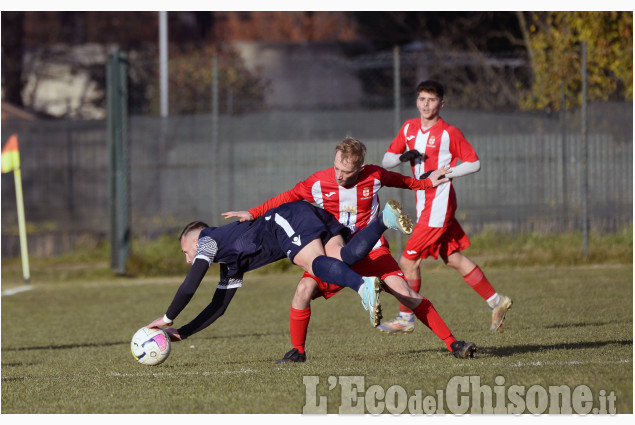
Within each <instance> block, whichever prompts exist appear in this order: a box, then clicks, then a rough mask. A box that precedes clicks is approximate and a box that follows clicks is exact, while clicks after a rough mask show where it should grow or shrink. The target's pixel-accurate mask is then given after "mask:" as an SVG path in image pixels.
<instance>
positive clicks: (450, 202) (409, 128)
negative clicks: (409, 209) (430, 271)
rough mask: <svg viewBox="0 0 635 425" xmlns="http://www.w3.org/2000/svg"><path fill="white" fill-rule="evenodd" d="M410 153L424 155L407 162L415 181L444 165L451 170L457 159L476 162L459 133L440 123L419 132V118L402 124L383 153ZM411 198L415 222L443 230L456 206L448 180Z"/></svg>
mask: <svg viewBox="0 0 635 425" xmlns="http://www.w3.org/2000/svg"><path fill="white" fill-rule="evenodd" d="M412 149H416V150H418V151H419V152H421V153H422V154H423V153H425V159H423V160H422V159H421V158H417V159H415V160H414V161H410V165H411V166H412V173H413V175H414V176H415V177H419V176H420V175H421V174H423V173H425V172H426V171H434V170H438V169H439V168H441V167H443V166H445V165H449V166H450V167H454V166H456V165H457V162H458V160H459V159H460V160H461V162H474V161H478V156H477V155H476V152H475V151H474V148H473V147H472V145H470V143H469V142H468V141H467V140H466V139H465V136H463V133H461V131H460V130H459V129H458V128H456V127H453V126H451V125H450V124H448V123H446V122H445V121H443V119H439V121H438V122H437V123H436V124H435V125H433V126H432V127H430V128H429V129H427V130H424V129H422V128H421V119H419V118H415V119H411V120H408V121H406V122H405V123H404V124H403V126H402V127H401V130H399V133H398V134H397V136H396V137H395V139H394V140H393V141H392V143H391V144H390V146H389V147H388V150H387V152H391V153H394V154H398V155H400V154H402V153H404V152H406V151H409V150H412ZM415 197H416V202H417V220H418V221H419V222H422V223H427V225H428V226H430V227H443V226H444V225H445V224H446V223H448V221H449V220H450V219H451V218H452V217H454V213H455V211H456V205H457V203H456V194H455V192H454V188H453V187H452V180H450V181H449V182H446V183H441V184H440V185H439V186H437V187H436V188H432V189H429V190H425V191H417V193H416V195H415Z"/></svg>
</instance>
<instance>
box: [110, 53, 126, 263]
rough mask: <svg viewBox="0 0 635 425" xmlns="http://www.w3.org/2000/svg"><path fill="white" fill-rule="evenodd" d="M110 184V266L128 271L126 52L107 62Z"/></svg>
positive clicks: (116, 54) (114, 54) (115, 55)
mask: <svg viewBox="0 0 635 425" xmlns="http://www.w3.org/2000/svg"><path fill="white" fill-rule="evenodd" d="M106 71H107V86H108V98H107V102H108V121H107V125H108V152H109V163H108V186H109V203H108V204H109V210H110V211H109V212H110V244H111V267H112V270H113V272H115V273H118V274H121V275H123V274H125V273H126V262H127V261H128V257H129V256H130V196H129V193H130V190H129V187H130V181H129V161H128V66H127V57H126V54H125V53H124V52H119V51H116V52H113V54H112V55H111V57H110V60H109V61H108V65H107V70H106Z"/></svg>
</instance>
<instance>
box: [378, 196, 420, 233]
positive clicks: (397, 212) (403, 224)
mask: <svg viewBox="0 0 635 425" xmlns="http://www.w3.org/2000/svg"><path fill="white" fill-rule="evenodd" d="M382 216H383V220H384V224H385V225H386V227H388V228H389V229H394V230H401V231H402V232H403V233H405V234H406V235H409V234H411V233H412V227H413V224H412V220H411V219H410V217H408V214H406V213H404V212H403V211H402V207H401V204H400V203H399V202H397V201H393V200H390V201H388V202H386V205H384V210H383V211H382Z"/></svg>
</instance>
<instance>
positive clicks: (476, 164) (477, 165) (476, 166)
mask: <svg viewBox="0 0 635 425" xmlns="http://www.w3.org/2000/svg"><path fill="white" fill-rule="evenodd" d="M480 170H481V161H480V160H477V161H474V172H475V173H477V172H479V171H480Z"/></svg>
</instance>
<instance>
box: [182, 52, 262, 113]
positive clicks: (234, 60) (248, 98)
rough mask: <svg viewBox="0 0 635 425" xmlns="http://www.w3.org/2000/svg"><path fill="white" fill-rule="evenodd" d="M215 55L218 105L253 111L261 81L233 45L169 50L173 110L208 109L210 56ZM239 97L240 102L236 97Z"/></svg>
mask: <svg viewBox="0 0 635 425" xmlns="http://www.w3.org/2000/svg"><path fill="white" fill-rule="evenodd" d="M214 57H215V58H218V90H219V100H220V102H219V107H220V109H221V112H222V113H228V114H234V113H245V112H253V111H257V110H259V109H260V108H261V107H262V104H263V101H264V91H265V89H266V84H265V82H264V81H263V80H262V79H261V78H260V77H259V76H258V75H257V73H253V72H251V71H250V70H248V69H247V68H246V66H245V64H244V61H243V60H242V58H241V57H240V55H239V54H238V53H237V52H236V51H235V50H233V49H224V50H221V49H218V48H216V47H214V46H206V47H203V48H197V49H189V50H186V51H180V52H179V51H177V52H173V53H172V55H171V57H170V105H171V108H172V109H174V111H173V112H174V113H176V114H196V113H208V112H209V111H210V110H211V107H212V100H211V99H212V71H213V66H212V58H214ZM236 99H239V100H240V102H238V101H236Z"/></svg>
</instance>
